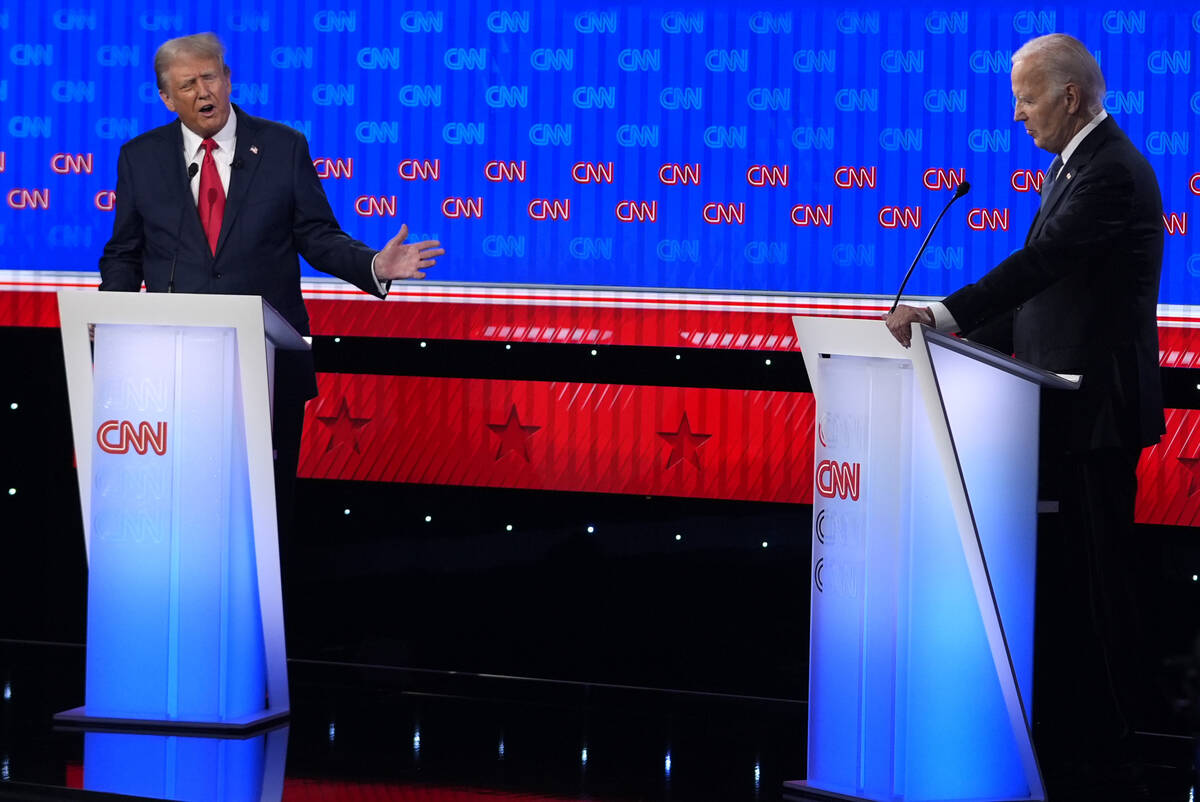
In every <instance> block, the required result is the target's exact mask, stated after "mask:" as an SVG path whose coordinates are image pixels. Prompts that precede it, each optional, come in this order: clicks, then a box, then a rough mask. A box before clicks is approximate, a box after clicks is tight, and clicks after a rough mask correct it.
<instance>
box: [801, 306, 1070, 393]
mask: <svg viewBox="0 0 1200 802" xmlns="http://www.w3.org/2000/svg"><path fill="white" fill-rule="evenodd" d="M792 324H793V325H794V326H795V328H796V337H797V341H798V342H799V343H800V348H801V350H802V351H815V352H816V353H819V354H845V355H847V356H864V357H881V358H885V359H910V360H911V359H915V358H917V353H915V352H916V351H917V349H918V348H922V345H923V344H924V345H925V347H940V348H944V349H946V350H948V351H953V352H955V353H958V354H962V355H964V356H967V357H969V358H971V359H974V360H977V361H979V362H983V363H985V364H987V365H990V366H991V367H993V368H996V369H997V370H1002V371H1004V372H1005V373H1009V374H1012V375H1014V376H1017V377H1018V378H1021V379H1025V380H1026V381H1029V382H1033V383H1034V384H1038V385H1041V386H1043V387H1051V388H1054V389H1058V390H1076V389H1078V388H1079V384H1080V381H1081V379H1080V378H1079V377H1073V376H1064V375H1060V374H1058V373H1051V372H1050V371H1048V370H1043V369H1042V368H1039V367H1035V366H1034V365H1030V364H1029V363H1027V362H1022V361H1021V360H1019V359H1014V358H1013V357H1011V356H1008V355H1007V354H1003V353H1001V352H999V351H997V350H995V349H993V348H989V347H988V346H986V345H981V344H980V343H975V342H971V341H970V340H964V339H962V338H960V337H955V336H953V335H949V334H944V333H942V332H939V331H936V330H934V329H931V328H928V327H926V326H914V327H913V340H912V347H911V348H905V347H904V346H902V345H900V343H898V342H896V339H895V338H894V337H892V334H891V332H889V331H888V329H887V326H885V325H884V324H883V321H882V320H877V319H863V318H856V319H847V318H829V317H809V316H805V315H796V316H795V317H793V318H792ZM922 350H924V349H922Z"/></svg>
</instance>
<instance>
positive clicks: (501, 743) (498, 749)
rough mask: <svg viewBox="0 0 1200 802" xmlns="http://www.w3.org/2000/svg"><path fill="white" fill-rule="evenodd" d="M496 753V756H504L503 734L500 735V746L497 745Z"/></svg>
mask: <svg viewBox="0 0 1200 802" xmlns="http://www.w3.org/2000/svg"><path fill="white" fill-rule="evenodd" d="M496 753H497V756H498V757H500V758H501V759H503V758H504V736H503V735H501V736H500V746H499V748H497V750H496Z"/></svg>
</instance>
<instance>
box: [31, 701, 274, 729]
mask: <svg viewBox="0 0 1200 802" xmlns="http://www.w3.org/2000/svg"><path fill="white" fill-rule="evenodd" d="M290 716H291V711H290V710H264V711H262V712H260V713H255V714H252V715H247V716H241V717H239V718H234V719H228V720H226V721H185V720H182V719H161V718H120V717H117V716H99V715H89V714H88V712H87V707H86V706H83V707H75V708H72V709H70V710H64V711H62V712H61V713H55V714H54V723H55V724H57V725H58V726H59V727H62V728H69V729H75V730H120V731H121V732H154V733H159V734H163V733H169V734H172V735H183V734H196V735H204V734H207V735H245V734H250V733H257V732H260V731H262V730H266V729H271V728H272V727H274V726H277V725H279V724H282V723H283V722H285V721H287V719H288V718H289V717H290Z"/></svg>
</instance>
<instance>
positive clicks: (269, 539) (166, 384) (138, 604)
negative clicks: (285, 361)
mask: <svg viewBox="0 0 1200 802" xmlns="http://www.w3.org/2000/svg"><path fill="white" fill-rule="evenodd" d="M58 302H59V315H60V318H61V322H62V337H63V352H64V356H65V361H66V368H67V388H68V391H69V394H70V402H71V424H72V428H73V430H74V440H75V455H76V460H77V463H78V469H79V489H80V501H81V505H82V509H83V523H84V542H85V547H86V552H87V558H88V618H87V680H86V693H85V704H84V706H83V707H79V708H75V709H74V710H69V711H65V712H63V713H59V714H58V715H57V716H56V717H55V718H56V720H57V721H59V722H65V723H69V724H75V725H81V726H85V727H92V726H106V727H142V728H151V729H161V728H171V729H177V728H183V729H199V730H216V731H239V730H246V729H249V728H253V727H258V726H262V725H264V724H266V723H268V722H272V721H276V720H278V719H282V718H285V717H287V715H288V710H289V702H288V680H287V662H286V661H287V654H286V646H285V643H284V630H283V603H282V595H281V589H280V581H279V542H278V532H277V529H276V520H275V485H274V471H273V466H272V446H271V387H270V378H269V377H271V375H272V373H273V366H274V354H275V349H276V348H284V349H306V348H308V347H309V346H308V343H307V342H305V340H304V339H303V338H302V337H300V336H299V335H298V334H297V333H296V331H295V330H294V329H293V328H292V327H291V326H290V325H288V324H287V322H286V321H284V320H283V318H281V317H280V316H279V315H278V314H277V313H276V312H275V311H274V310H273V309H271V307H270V306H268V305H267V304H266V302H264V301H263V300H262V299H261V298H258V297H250V296H230V295H182V294H180V295H167V294H158V293H156V294H145V293H119V292H105V293H101V292H91V293H87V292H62V293H60V294H59V297H58ZM88 324H95V342H94V350H93V344H92V343H90V342H89V337H88Z"/></svg>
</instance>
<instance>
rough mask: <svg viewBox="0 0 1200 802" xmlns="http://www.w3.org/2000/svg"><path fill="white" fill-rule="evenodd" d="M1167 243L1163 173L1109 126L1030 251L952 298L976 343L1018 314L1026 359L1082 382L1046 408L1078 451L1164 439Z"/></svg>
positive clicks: (1088, 143) (1020, 348)
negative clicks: (1162, 327) (1161, 336)
mask: <svg viewBox="0 0 1200 802" xmlns="http://www.w3.org/2000/svg"><path fill="white" fill-rule="evenodd" d="M1163 238H1164V233H1163V221H1162V197H1161V195H1160V194H1159V190H1158V181H1157V179H1156V178H1155V176H1154V170H1153V169H1152V168H1151V167H1150V164H1149V162H1147V161H1146V159H1145V157H1144V156H1142V154H1141V153H1140V152H1138V150H1137V148H1136V147H1135V146H1134V145H1133V143H1132V142H1130V141H1129V138H1128V137H1127V136H1125V134H1124V132H1123V131H1121V129H1120V127H1118V126H1117V124H1116V122H1115V121H1114V120H1113V119H1112V118H1111V117H1109V118H1107V119H1105V120H1104V122H1102V123H1101V124H1100V125H1099V126H1098V127H1097V128H1096V129H1095V130H1094V131H1092V132H1091V133H1090V134H1088V136H1087V137H1086V138H1085V139H1084V140H1083V142H1081V143H1080V145H1079V147H1078V149H1077V150H1076V151H1075V153H1074V154H1072V156H1071V160H1070V162H1068V163H1067V165H1066V167H1065V169H1064V170H1063V171H1062V173H1061V175H1060V176H1059V178H1058V180H1057V181H1056V182H1055V183H1054V185H1053V188H1052V189H1051V194H1050V196H1049V197H1048V198H1047V199H1046V201H1045V203H1044V205H1043V207H1042V210H1041V211H1040V212H1039V213H1038V215H1037V217H1036V219H1035V220H1034V222H1033V225H1032V227H1031V228H1030V230H1029V236H1028V237H1027V238H1026V240H1025V247H1023V248H1022V249H1021V250H1019V251H1017V252H1016V253H1014V254H1012V255H1011V256H1009V257H1008V258H1007V259H1005V260H1004V261H1003V262H1001V263H1000V264H999V265H997V266H996V267H994V268H993V269H992V270H991V271H989V272H988V273H987V274H986V275H985V276H983V278H981V279H979V281H977V282H975V283H974V284H969V285H967V286H965V287H963V288H962V289H960V290H958V291H957V292H955V293H953V294H951V295H950V296H948V297H947V298H946V299H945V301H944V303H945V305H946V307H947V309H949V311H950V314H952V315H953V316H954V319H955V321H956V322H957V323H958V325H959V327H960V328H962V330H963V331H964V332H967V333H968V336H970V333H971V331H972V330H974V329H977V328H979V327H988V326H990V327H991V328H992V329H993V330H994V329H995V328H996V325H995V324H996V321H997V320H1002V319H1003V318H1004V316H1005V315H1008V314H1011V320H1012V326H1011V331H1012V348H1013V353H1015V355H1016V356H1017V358H1018V359H1022V360H1025V361H1027V362H1030V363H1032V364H1034V365H1037V366H1039V367H1042V368H1045V369H1047V370H1052V371H1055V372H1056V373H1078V374H1082V375H1083V384H1082V386H1081V387H1080V389H1079V390H1078V391H1076V392H1073V393H1060V394H1058V395H1059V397H1058V398H1054V399H1048V400H1051V406H1054V405H1061V408H1060V409H1058V410H1057V411H1055V413H1054V414H1055V415H1056V416H1057V417H1058V418H1059V420H1058V421H1057V423H1058V425H1061V426H1062V427H1063V429H1062V431H1061V436H1062V437H1063V439H1064V440H1065V445H1066V447H1067V448H1069V449H1070V450H1073V451H1084V450H1093V449H1100V448H1111V447H1122V448H1137V447H1140V446H1145V445H1151V444H1153V443H1156V442H1158V438H1159V436H1160V435H1161V434H1162V433H1163V432H1164V431H1165V427H1164V425H1163V409H1162V385H1161V376H1160V371H1159V354H1158V318H1157V304H1158V282H1159V274H1160V273H1161V271H1162V254H1163ZM1048 411H1051V410H1048Z"/></svg>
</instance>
